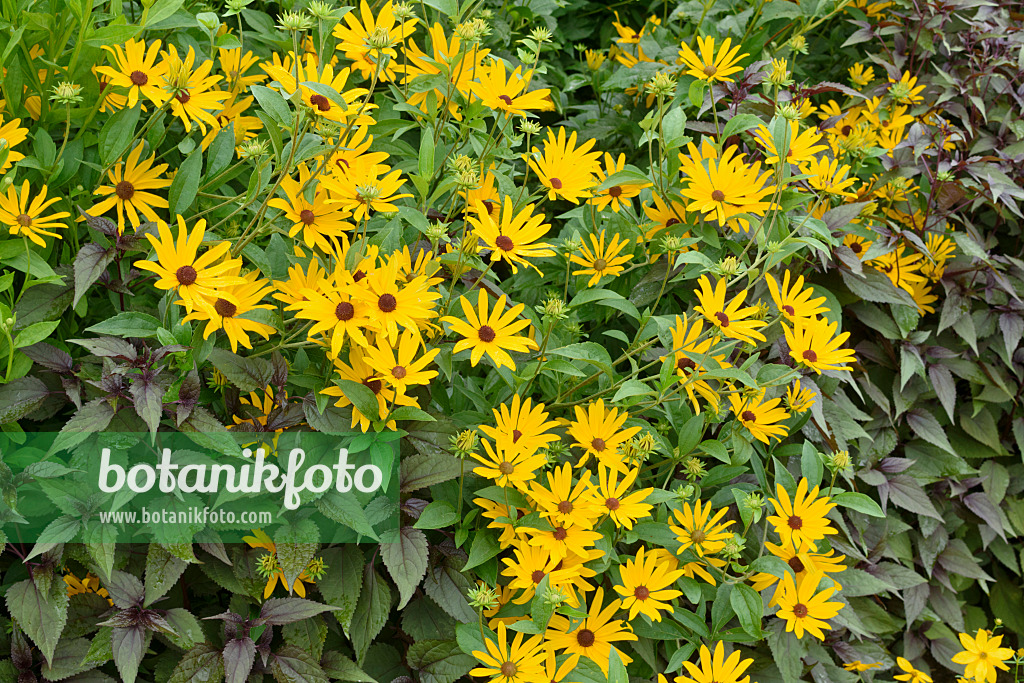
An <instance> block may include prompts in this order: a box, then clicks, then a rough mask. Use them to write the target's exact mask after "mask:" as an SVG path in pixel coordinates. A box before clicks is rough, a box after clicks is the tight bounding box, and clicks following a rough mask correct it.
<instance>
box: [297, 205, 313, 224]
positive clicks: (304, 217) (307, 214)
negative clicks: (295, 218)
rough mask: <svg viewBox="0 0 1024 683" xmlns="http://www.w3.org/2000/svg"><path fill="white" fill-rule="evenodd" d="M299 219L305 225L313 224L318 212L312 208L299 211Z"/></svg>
mask: <svg viewBox="0 0 1024 683" xmlns="http://www.w3.org/2000/svg"><path fill="white" fill-rule="evenodd" d="M299 220H300V221H302V222H303V223H304V224H305V225H313V223H315V222H316V214H315V213H313V212H312V211H311V210H310V209H303V210H302V211H299Z"/></svg>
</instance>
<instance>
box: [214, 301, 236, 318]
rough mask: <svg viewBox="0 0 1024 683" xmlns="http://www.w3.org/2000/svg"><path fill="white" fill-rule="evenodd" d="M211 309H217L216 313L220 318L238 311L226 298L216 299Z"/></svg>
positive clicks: (229, 316) (227, 316)
mask: <svg viewBox="0 0 1024 683" xmlns="http://www.w3.org/2000/svg"><path fill="white" fill-rule="evenodd" d="M213 310H215V311H217V315H219V316H220V317H222V318H232V317H234V315H235V313H237V312H238V306H235V305H234V304H233V303H231V302H230V301H227V300H226V299H217V303H215V304H214V305H213Z"/></svg>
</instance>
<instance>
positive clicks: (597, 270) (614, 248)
mask: <svg viewBox="0 0 1024 683" xmlns="http://www.w3.org/2000/svg"><path fill="white" fill-rule="evenodd" d="M589 237H590V246H588V245H587V244H586V242H584V243H583V248H582V250H581V253H580V254H573V255H572V256H571V257H570V258H569V261H571V262H572V263H575V264H577V265H580V266H583V267H582V268H581V269H580V270H574V271H572V274H573V275H590V276H591V277H590V280H589V281H588V282H587V287H593V286H594V285H596V284H597V283H598V282H600V281H601V278H602V277H604V276H605V275H611V276H612V277H615V276H616V275H618V274H619V273H621V272H622V271H623V270H624V268H623V265H624V264H626V263H628V262H629V260H630V259H631V258H633V254H625V255H622V256H620V255H619V254H620V253H621V252H622V250H623V249H625V248H626V247H627V246H629V241H628V240H621V241H620V240H619V233H615V234H614V235H613V236H612V239H611V242H609V243H608V244H607V245H605V231H604V230H602V231H601V235H600V239H598V236H597V235H593V234H591V235H589ZM591 247H592V248H591Z"/></svg>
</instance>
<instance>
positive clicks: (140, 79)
mask: <svg viewBox="0 0 1024 683" xmlns="http://www.w3.org/2000/svg"><path fill="white" fill-rule="evenodd" d="M131 79H132V85H146V84H147V83H149V76H147V75H146V74H144V73H142V72H141V71H133V72H132V75H131Z"/></svg>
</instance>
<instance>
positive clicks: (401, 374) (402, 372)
mask: <svg viewBox="0 0 1024 683" xmlns="http://www.w3.org/2000/svg"><path fill="white" fill-rule="evenodd" d="M408 374H409V371H408V370H406V369H405V366H404V365H396V366H395V367H393V368H391V376H392V377H394V378H395V379H405V376H406V375H408Z"/></svg>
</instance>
